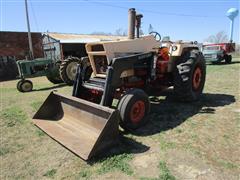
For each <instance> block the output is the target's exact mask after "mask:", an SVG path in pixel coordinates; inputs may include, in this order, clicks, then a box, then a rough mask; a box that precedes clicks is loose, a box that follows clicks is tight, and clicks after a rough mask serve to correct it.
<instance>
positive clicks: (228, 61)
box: [225, 55, 232, 64]
mask: <svg viewBox="0 0 240 180" xmlns="http://www.w3.org/2000/svg"><path fill="white" fill-rule="evenodd" d="M231 62H232V55H226V56H225V63H226V64H230V63H231Z"/></svg>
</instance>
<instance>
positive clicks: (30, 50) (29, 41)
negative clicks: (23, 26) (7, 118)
mask: <svg viewBox="0 0 240 180" xmlns="http://www.w3.org/2000/svg"><path fill="white" fill-rule="evenodd" d="M25 9H26V18H27V28H28V43H29V56H30V59H31V60H33V59H34V56H33V46H32V37H31V31H30V23H29V16H28V5H27V0H25Z"/></svg>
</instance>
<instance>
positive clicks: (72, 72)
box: [60, 57, 80, 86]
mask: <svg viewBox="0 0 240 180" xmlns="http://www.w3.org/2000/svg"><path fill="white" fill-rule="evenodd" d="M78 63H80V59H79V58H77V57H68V58H67V59H65V60H63V62H62V63H61V65H60V76H61V79H62V80H63V81H64V82H65V83H66V84H67V85H70V86H71V85H73V83H74V80H75V76H76V74H77V64H78Z"/></svg>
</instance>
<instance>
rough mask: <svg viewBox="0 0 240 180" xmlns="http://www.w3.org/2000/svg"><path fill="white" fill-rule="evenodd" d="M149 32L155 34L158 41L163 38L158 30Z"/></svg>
mask: <svg viewBox="0 0 240 180" xmlns="http://www.w3.org/2000/svg"><path fill="white" fill-rule="evenodd" d="M149 34H150V35H153V36H154V38H155V39H156V41H158V42H160V41H161V39H162V37H161V35H160V34H159V33H158V32H156V31H152V32H150V33H149Z"/></svg>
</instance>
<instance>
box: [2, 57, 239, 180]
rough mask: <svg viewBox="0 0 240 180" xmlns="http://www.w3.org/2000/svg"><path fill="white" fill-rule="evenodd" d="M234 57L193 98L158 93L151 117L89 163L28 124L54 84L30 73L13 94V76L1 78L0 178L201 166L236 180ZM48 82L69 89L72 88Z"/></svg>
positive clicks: (149, 172)
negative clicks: (29, 86) (26, 89)
mask: <svg viewBox="0 0 240 180" xmlns="http://www.w3.org/2000/svg"><path fill="white" fill-rule="evenodd" d="M234 60H235V62H237V63H233V64H229V65H208V66H207V80H206V86H205V89H204V95H203V96H202V98H201V99H200V101H198V102H194V103H189V104H185V103H179V102H175V101H172V100H171V99H168V98H167V97H166V96H160V97H157V98H156V101H155V102H154V103H153V104H152V106H151V109H152V110H151V114H150V115H149V119H150V122H149V123H148V124H147V125H146V126H145V127H143V128H141V129H140V130H138V131H137V133H136V134H124V136H125V138H126V140H124V142H121V143H120V144H123V145H120V147H119V146H116V147H115V148H113V149H111V151H112V152H117V153H116V154H114V153H112V154H111V156H107V157H106V158H104V159H100V160H98V161H96V162H94V163H93V164H91V165H89V164H87V163H86V162H85V161H83V160H82V159H81V158H79V157H77V156H75V155H74V154H73V153H71V152H70V151H68V150H67V149H66V148H64V147H63V146H61V145H60V144H58V143H56V142H55V141H54V140H53V139H51V138H49V137H48V136H47V135H45V133H44V132H42V131H41V130H40V129H38V128H37V127H35V126H34V125H33V123H32V121H31V117H33V115H34V114H35V112H36V111H37V110H38V109H39V107H40V106H41V104H42V102H44V100H45V99H46V97H47V96H48V95H49V93H50V92H51V91H52V90H53V89H51V87H53V86H54V85H52V84H51V83H50V82H48V81H47V80H46V78H45V77H40V78H33V79H31V80H32V81H33V85H34V88H35V91H33V92H30V93H19V92H18V91H17V90H16V83H17V81H16V80H15V81H6V82H0V99H1V101H0V103H1V108H2V109H1V111H0V128H1V129H0V134H1V143H0V158H1V160H0V166H1V170H0V171H1V172H0V179H46V178H52V179H142V180H143V179H144V180H156V179H169V180H172V179H175V178H176V179H194V178H195V177H194V176H193V175H194V173H199V174H201V172H202V171H204V170H207V169H211V176H212V177H214V178H215V179H238V177H239V176H238V175H239V161H238V157H239V153H240V152H239V143H238V142H237V137H238V136H239V127H240V126H239V124H240V123H239V122H240V121H239V120H240V119H239V107H240V95H239V87H240V82H239V76H238V75H239V69H240V63H238V62H239V61H240V59H234ZM55 87H56V88H57V90H58V92H59V93H62V94H66V95H70V94H71V91H72V87H69V86H64V87H59V88H58V87H57V86H55ZM44 88H46V89H44ZM115 104H117V102H115ZM127 139H131V140H127ZM125 141H126V142H125ZM119 149H121V153H120V154H119V152H120V151H119ZM106 151H110V149H108V150H106ZM149 157H150V159H149ZM151 157H154V158H151ZM53 167H54V168H53ZM200 167H201V168H200ZM184 168H187V169H184ZM191 171H193V172H191ZM206 172H207V171H206ZM201 178H202V179H209V176H208V174H207V173H206V174H204V175H202V177H201Z"/></svg>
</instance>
